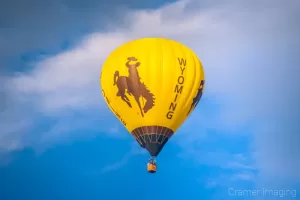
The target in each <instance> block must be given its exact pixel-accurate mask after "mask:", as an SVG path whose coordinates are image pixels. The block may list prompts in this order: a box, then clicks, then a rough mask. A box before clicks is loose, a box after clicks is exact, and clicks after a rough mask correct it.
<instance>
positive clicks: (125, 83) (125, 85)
mask: <svg viewBox="0 0 300 200" xmlns="http://www.w3.org/2000/svg"><path fill="white" fill-rule="evenodd" d="M127 60H128V61H127V62H126V64H125V65H126V67H127V68H128V74H129V75H128V76H120V73H119V71H116V72H115V74H114V85H117V87H118V92H117V96H119V97H121V99H122V100H123V101H125V102H126V104H127V105H128V106H129V107H130V108H132V105H131V102H130V100H129V99H128V97H127V96H126V90H127V94H128V95H130V96H131V95H132V96H133V97H134V99H135V101H136V103H137V104H138V106H139V109H140V112H141V115H142V117H144V114H146V113H147V112H148V111H149V110H150V109H151V108H152V107H153V106H154V105H155V104H154V103H155V102H154V100H155V97H154V95H153V94H152V93H151V92H150V90H148V89H147V86H146V85H145V84H144V83H143V82H141V78H140V76H139V73H138V70H137V68H138V67H139V66H140V65H141V63H140V62H139V61H138V59H137V58H135V57H129V58H127ZM140 97H142V99H141V98H140ZM143 99H145V100H146V102H145V104H144V105H143V108H142V105H141V102H140V100H142V101H143Z"/></svg>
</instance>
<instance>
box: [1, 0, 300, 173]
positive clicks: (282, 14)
mask: <svg viewBox="0 0 300 200" xmlns="http://www.w3.org/2000/svg"><path fill="white" fill-rule="evenodd" d="M205 3H206V7H205V8H201V2H200V1H179V2H177V3H173V4H170V5H168V6H165V7H162V8H159V9H156V10H139V11H134V10H132V11H129V12H128V13H127V15H125V16H122V17H123V19H124V25H123V26H122V27H110V30H113V29H114V31H109V32H101V33H93V34H90V35H87V36H86V37H85V38H84V39H83V40H82V42H80V43H78V44H77V45H76V46H75V47H74V48H72V49H70V50H67V51H65V52H62V53H59V54H57V55H56V56H52V57H49V58H47V59H45V60H42V61H40V62H38V63H36V64H35V66H34V69H33V70H32V71H30V72H28V73H26V74H19V75H16V76H15V77H14V78H12V79H11V80H10V86H9V87H10V88H11V89H12V90H13V91H14V95H16V96H14V97H15V98H17V97H18V99H19V100H20V101H22V102H24V101H27V102H31V103H34V106H31V107H34V109H36V110H37V111H38V112H40V113H42V114H43V115H54V116H55V115H59V114H61V113H62V112H67V111H76V110H82V109H91V108H94V107H100V106H101V104H102V103H103V101H102V97H101V94H100V88H99V80H98V79H99V73H100V68H101V65H102V63H103V61H104V59H105V57H106V56H107V55H108V54H109V53H110V52H111V51H112V50H113V49H114V48H115V47H117V46H118V45H120V44H122V43H124V42H126V41H128V40H131V39H133V38H137V37H153V36H154V37H168V38H172V39H176V40H178V41H180V42H183V43H184V44H186V45H188V46H190V47H191V48H192V49H194V50H195V52H196V53H197V54H198V55H199V57H200V59H201V60H202V62H203V64H204V68H205V71H206V78H207V87H206V91H205V95H204V99H203V100H204V101H205V100H207V101H210V100H213V101H214V102H216V105H218V104H220V105H219V107H218V108H219V112H218V113H219V114H218V115H217V116H216V115H212V114H210V113H211V111H210V110H209V109H207V110H205V111H203V112H201V110H200V109H199V110H198V111H199V112H201V114H199V115H200V116H202V120H203V124H204V125H203V129H209V128H211V127H217V128H216V130H217V131H218V132H222V131H224V130H226V132H232V131H237V130H240V129H241V127H244V126H246V125H247V124H248V123H249V122H254V123H256V125H257V127H256V129H255V130H256V131H255V133H254V138H255V142H256V143H255V145H254V146H255V148H256V150H257V152H258V154H259V155H260V157H257V162H258V166H260V167H261V168H260V169H261V170H262V171H265V172H270V174H269V175H271V176H274V175H276V174H278V173H280V174H282V175H283V176H296V177H299V176H300V174H299V170H296V169H298V168H299V167H300V159H299V156H297V151H299V149H297V147H299V146H300V144H299V141H300V139H299V134H298V133H297V132H296V130H297V129H296V128H295V132H292V130H289V128H290V127H291V126H290V122H289V121H288V122H287V123H282V124H281V123H280V122H279V121H278V120H282V119H286V118H289V116H292V117H293V118H295V119H296V118H297V117H298V116H299V114H298V113H296V112H295V109H296V108H295V107H293V105H296V104H298V102H299V97H300V94H299V91H300V88H298V89H297V88H296V86H297V83H298V82H299V78H298V76H297V73H298V72H299V68H297V62H296V61H298V57H297V55H298V54H297V53H296V52H298V53H299V49H298V46H297V45H298V44H299V42H300V40H299V38H298V35H299V33H300V31H299V26H297V20H296V19H299V13H298V10H299V8H300V7H299V3H298V2H297V1H294V0H293V1H289V3H283V2H282V1H279V0H278V1H267V0H266V1H251V3H250V2H246V1H232V3H231V4H227V3H225V2H223V1H219V4H217V5H213V4H211V5H207V3H208V2H205ZM191 7H192V9H191ZM196 116H197V115H196V114H195V115H194V117H193V116H192V117H191V120H194V121H195V122H198V120H199V119H197V118H196ZM203 116H205V117H203ZM207 116H209V117H207ZM205 120H207V121H205ZM102 123H104V122H102ZM262 124H263V125H264V126H261V125H262ZM274 124H277V125H280V126H278V127H277V130H276V132H275V131H273V130H271V129H270V127H273V126H274ZM67 125H68V124H62V127H64V128H66V127H67ZM294 125H295V124H294ZM295 126H296V125H295ZM1 129H2V127H1ZM266 129H267V130H269V132H266V131H265V130H266ZM2 130H5V129H2ZM283 130H286V131H288V132H284V131H283ZM55 132H56V134H58V136H60V135H61V131H58V130H56V131H55ZM65 132H66V131H65ZM5 134H6V133H1V135H5ZM47 135H48V134H45V136H44V137H47ZM273 135H276V136H277V137H273ZM0 137H1V136H0ZM2 137H3V136H2ZM283 138H284V142H283ZM21 139H22V137H21V136H20V134H19V140H20V142H22V140H21ZM292 142H293V143H292ZM28 145H29V144H28ZM21 146H22V145H21ZM291 147H294V148H295V149H294V150H292V149H291ZM280 149H285V150H284V151H283V150H280ZM291 152H293V153H294V154H291ZM274 153H276V154H277V155H278V153H281V154H279V155H280V156H274ZM289 155H292V156H290V157H289ZM268 163H272V164H268ZM278 163H280V164H278ZM228 165H231V167H233V166H235V167H237V164H233V163H231V164H228ZM239 167H241V166H239Z"/></svg>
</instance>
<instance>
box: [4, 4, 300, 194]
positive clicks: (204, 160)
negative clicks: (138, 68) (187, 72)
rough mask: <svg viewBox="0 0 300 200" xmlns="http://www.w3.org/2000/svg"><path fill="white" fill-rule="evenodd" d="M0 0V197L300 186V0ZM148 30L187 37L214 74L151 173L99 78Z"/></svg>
mask: <svg viewBox="0 0 300 200" xmlns="http://www.w3.org/2000/svg"><path fill="white" fill-rule="evenodd" d="M2 5H4V6H1V8H0V64H1V68H0V81H1V86H2V87H1V88H0V94H1V99H0V110H1V112H0V121H1V123H0V130H1V131H0V200H18V199H26V200H40V199H44V200H47V199H49V200H53V199H56V200H60V199H90V200H93V199H153V198H155V199H157V200H160V199H190V200H193V199H195V200H196V199H207V200H210V199H212V200H214V199H216V200H220V199H224V200H227V199H228V200H230V199H266V200H269V199H270V200H272V199H279V198H283V199H298V198H299V194H298V193H299V192H300V182H299V180H300V171H299V170H298V169H299V168H300V156H299V151H300V135H299V132H300V127H299V125H298V122H299V118H300V114H299V109H300V108H299V102H300V94H299V93H300V78H299V75H298V74H299V72H300V70H299V62H300V58H299V54H300V48H299V47H300V38H299V35H300V27H299V20H300V13H299V9H300V4H299V2H298V1H296V0H291V1H288V2H285V3H284V2H283V1H279V0H273V1H271V0H265V1H258V0H253V1H246V0H239V1H238V0H233V1H230V3H229V1H224V0H218V1H213V2H212V1H209V0H203V1H198V0H182V1H176V2H175V1H164V2H162V1H158V0H156V1H149V2H147V3H142V1H135V0H131V1H126V4H125V3H122V1H117V0H111V1H101V2H100V1H99V2H97V1H84V2H79V1H53V2H52V3H50V1H49V2H40V3H38V2H36V1H29V2H27V3H26V4H24V5H22V3H21V4H20V3H17V2H8V1H7V2H4V4H2ZM16 5H19V6H16ZM150 36H151V37H168V38H171V39H175V40H178V41H180V42H182V43H184V44H186V45H187V46H189V47H191V48H192V49H193V50H194V51H195V52H196V53H197V55H198V56H199V58H200V59H201V61H202V63H203V65H204V69H205V72H206V89H205V92H204V95H203V98H202V100H201V102H200V103H199V104H198V107H197V109H196V110H195V111H194V113H193V114H192V116H191V117H190V118H189V119H188V120H187V121H186V122H185V123H184V124H183V125H182V127H181V128H180V129H179V130H178V132H177V133H176V134H175V136H174V137H173V138H172V140H170V141H169V142H168V144H167V145H166V146H165V148H164V149H163V151H162V152H161V153H160V155H159V157H158V165H159V166H158V172H157V173H156V174H154V175H149V174H148V173H146V169H145V165H146V162H147V160H148V158H149V155H148V154H147V153H146V152H145V151H143V150H142V149H140V148H139V145H138V144H136V143H135V141H134V139H133V138H132V137H131V136H130V135H129V134H128V133H127V132H126V130H125V129H124V128H123V127H122V125H121V123H120V122H119V121H118V120H117V119H116V118H115V117H114V116H113V114H112V113H110V112H109V109H108V108H107V107H106V105H105V104H104V101H103V97H102V96H101V92H100V88H99V80H98V79H99V73H100V70H101V65H102V63H103V61H104V60H105V58H106V57H107V56H108V55H109V53H110V52H111V51H112V50H113V49H114V48H116V47H117V46H119V45H121V44H122V43H124V42H126V41H129V40H131V39H135V38H139V37H150ZM230 188H233V189H234V190H255V189H257V190H260V191H262V190H263V189H267V190H271V191H273V192H276V191H287V190H296V197H294V196H293V195H292V194H286V195H285V196H284V197H278V196H276V194H275V193H274V194H273V196H272V195H271V194H269V195H267V196H266V195H263V194H262V193H259V194H258V195H257V196H252V197H251V196H247V195H246V194H245V193H244V195H242V196H237V195H230V194H229V189H230Z"/></svg>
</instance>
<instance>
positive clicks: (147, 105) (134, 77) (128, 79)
mask: <svg viewBox="0 0 300 200" xmlns="http://www.w3.org/2000/svg"><path fill="white" fill-rule="evenodd" d="M140 65H141V63H140V62H139V61H138V59H137V58H135V57H128V58H127V62H126V64H125V66H126V67H127V68H128V76H120V73H119V71H116V72H115V74H114V84H113V85H117V87H118V92H117V94H116V95H117V96H119V97H121V99H122V100H123V101H124V102H125V103H126V104H127V105H128V106H129V107H130V108H132V105H131V102H130V100H129V98H128V97H127V96H126V93H127V94H128V95H129V96H131V95H132V96H133V97H134V99H135V101H136V103H137V104H138V106H139V109H140V112H141V115H142V117H144V114H146V113H147V112H148V111H149V110H150V109H152V107H153V106H155V97H154V94H153V93H151V92H150V90H149V89H147V86H146V85H145V84H144V83H143V82H141V78H140V76H139V73H138V70H137V68H138V67H139V66H140ZM204 83H205V82H204V80H202V81H201V83H200V87H199V89H198V92H197V94H196V96H195V97H194V98H193V102H192V104H191V107H190V109H189V112H188V113H187V114H189V113H190V112H191V111H193V110H194V109H195V108H196V106H197V104H198V103H199V101H200V99H201V96H202V93H203V87H204ZM141 97H142V98H141ZM144 99H145V100H146V102H143V100H144ZM141 100H142V102H143V108H142V104H141V102H140V101H141Z"/></svg>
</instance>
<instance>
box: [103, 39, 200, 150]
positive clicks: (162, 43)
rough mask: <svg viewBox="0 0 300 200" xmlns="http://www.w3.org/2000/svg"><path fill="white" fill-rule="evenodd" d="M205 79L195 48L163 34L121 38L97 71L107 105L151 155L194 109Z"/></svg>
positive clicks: (160, 147)
mask: <svg viewBox="0 0 300 200" xmlns="http://www.w3.org/2000/svg"><path fill="white" fill-rule="evenodd" d="M204 82H205V81H204V71H203V67H202V64H201V62H200V60H199V59H198V57H197V56H196V54H195V53H194V52H193V51H192V50H191V49H189V48H188V47H186V46H184V45H183V44H181V43H179V42H176V41H173V40H169V39H164V38H143V39H138V40H134V41H130V42H128V43H126V44H123V45H122V46H120V47H119V48H117V49H116V50H114V51H113V52H112V53H111V54H110V55H109V57H108V58H107V60H106V61H105V63H104V66H103V68H102V72H101V77H100V83H101V87H102V94H103V96H104V99H105V101H106V103H107V105H108V106H109V108H110V109H111V111H112V112H113V113H114V114H115V115H116V116H117V117H118V119H119V120H120V121H121V122H122V123H123V124H124V126H125V127H126V128H127V130H128V131H129V132H130V133H131V135H132V136H133V137H134V138H135V139H136V140H137V141H138V142H139V144H140V145H141V146H142V147H143V148H146V149H147V150H148V152H149V153H150V154H151V156H157V155H158V154H159V152H160V151H161V150H162V148H163V147H164V145H165V144H166V142H167V141H168V140H169V139H170V138H171V137H172V135H173V134H174V133H175V131H176V130H177V129H178V128H179V127H180V125H181V124H182V123H183V122H184V121H185V119H186V118H187V117H188V116H189V115H190V114H191V112H192V111H193V110H194V109H195V107H196V106H197V104H198V102H199V101H200V98H201V96H202V93H203V90H204Z"/></svg>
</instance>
